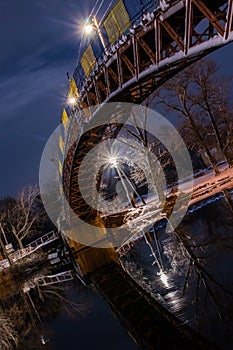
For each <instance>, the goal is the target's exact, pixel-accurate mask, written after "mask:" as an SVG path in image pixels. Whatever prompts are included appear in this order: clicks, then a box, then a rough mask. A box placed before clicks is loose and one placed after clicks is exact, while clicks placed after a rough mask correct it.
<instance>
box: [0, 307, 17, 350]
mask: <svg viewBox="0 0 233 350" xmlns="http://www.w3.org/2000/svg"><path fill="white" fill-rule="evenodd" d="M18 338H19V337H18V334H17V332H16V331H15V329H14V327H13V325H12V321H11V320H10V319H9V317H8V316H7V315H6V314H5V313H4V311H3V310H2V309H0V349H2V350H11V349H12V348H14V347H15V346H16V345H17V343H18Z"/></svg>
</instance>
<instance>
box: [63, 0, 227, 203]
mask: <svg viewBox="0 0 233 350" xmlns="http://www.w3.org/2000/svg"><path fill="white" fill-rule="evenodd" d="M168 3H169V4H170V5H169V7H168V8H167V9H166V10H165V11H162V10H161V9H160V10H156V11H155V12H154V13H153V15H151V16H150V18H148V17H147V19H145V20H144V21H143V23H142V24H141V25H139V26H138V27H136V28H133V29H131V31H130V32H129V34H128V35H127V36H125V41H124V42H123V41H119V44H118V49H117V50H116V52H115V53H113V52H111V51H110V50H109V49H108V52H107V53H106V60H105V61H104V62H102V63H101V65H99V66H98V67H97V70H96V71H95V70H94V71H93V72H92V73H91V74H90V76H89V78H88V79H86V81H85V83H84V86H83V90H82V91H81V92H79V97H78V102H77V105H75V107H73V108H71V115H70V123H69V130H68V132H67V134H66V136H65V142H64V143H65V144H68V145H69V146H68V148H69V151H68V155H67V156H66V159H65V162H64V166H63V185H64V191H65V194H66V197H67V199H69V197H70V194H71V197H72V193H73V192H74V191H76V189H74V186H73V184H72V180H71V179H72V177H75V176H76V175H75V173H77V169H76V166H75V164H74V163H75V162H74V156H75V151H76V148H77V141H78V140H77V135H78V133H80V130H81V128H80V125H81V124H82V123H84V121H86V122H87V121H88V120H89V118H90V113H91V112H90V113H89V112H88V110H89V107H92V106H96V105H97V106H98V105H100V104H103V103H106V102H110V101H127V102H133V103H141V102H142V101H143V100H145V98H146V97H148V96H149V95H150V94H151V93H152V92H153V91H154V90H156V88H158V87H159V86H161V85H162V84H163V83H164V82H165V81H167V80H169V79H170V78H171V77H172V76H174V75H175V74H176V73H178V72H179V71H181V70H182V69H184V68H185V67H187V66H188V65H189V64H191V63H193V62H195V61H197V60H198V59H200V58H202V57H204V56H205V55H207V54H208V53H210V52H212V51H214V50H216V49H217V48H219V47H222V46H224V45H226V44H228V43H229V42H231V41H232V40H233V26H232V13H233V0H215V1H213V0H178V1H170V2H168ZM152 18H153V19H152ZM97 108H98V107H97ZM93 110H94V108H92V112H93ZM71 139H72V141H70V140H71ZM70 145H73V146H72V147H70ZM78 147H79V146H78Z"/></svg>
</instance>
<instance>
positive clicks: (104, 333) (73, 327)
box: [24, 285, 138, 350]
mask: <svg viewBox="0 0 233 350" xmlns="http://www.w3.org/2000/svg"><path fill="white" fill-rule="evenodd" d="M66 295H67V298H68V299H69V300H72V301H75V302H77V303H79V304H81V305H82V306H84V307H86V308H87V310H86V311H84V313H83V315H80V316H77V315H76V316H71V315H70V314H69V313H67V311H66V310H65V308H64V309H62V310H61V311H60V313H59V314H58V315H57V316H55V317H54V318H53V319H51V320H50V321H48V322H46V323H45V325H44V326H43V328H41V329H40V332H38V335H36V336H35V335H34V336H33V337H32V339H30V340H28V341H27V342H25V344H24V349H25V350H27V349H28V350H29V349H30V350H31V349H47V350H64V349H69V350H77V349H80V350H91V349H101V350H109V349H113V350H119V349H122V350H136V349H138V347H137V346H136V345H135V344H134V343H133V341H132V340H131V339H130V337H129V336H128V334H127V332H126V330H125V329H124V328H123V327H122V325H121V324H120V323H119V321H118V320H116V319H115V317H114V315H113V314H112V313H111V311H110V309H109V307H108V306H107V305H106V303H105V301H104V300H103V299H102V298H101V297H100V296H99V294H98V293H97V292H96V291H94V290H93V289H91V288H90V287H88V289H87V290H86V291H85V290H83V289H82V288H81V291H80V286H79V285H76V286H70V288H69V290H67V292H66ZM48 307H49V305H48ZM40 334H43V335H44V338H45V339H49V341H48V343H47V344H46V345H42V344H41V343H40Z"/></svg>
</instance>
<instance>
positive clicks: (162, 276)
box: [159, 271, 169, 288]
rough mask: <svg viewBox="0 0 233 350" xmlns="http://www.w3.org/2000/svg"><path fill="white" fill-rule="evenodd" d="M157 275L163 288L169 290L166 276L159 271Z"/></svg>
mask: <svg viewBox="0 0 233 350" xmlns="http://www.w3.org/2000/svg"><path fill="white" fill-rule="evenodd" d="M159 275H160V279H161V281H162V283H163V284H164V286H165V287H166V288H169V284H168V278H167V275H166V274H165V273H164V272H163V271H161V272H160V274H159Z"/></svg>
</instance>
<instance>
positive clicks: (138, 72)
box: [78, 0, 233, 109]
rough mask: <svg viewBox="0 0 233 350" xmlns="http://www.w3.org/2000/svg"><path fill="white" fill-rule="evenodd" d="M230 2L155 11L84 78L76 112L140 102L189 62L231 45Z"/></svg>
mask: <svg viewBox="0 0 233 350" xmlns="http://www.w3.org/2000/svg"><path fill="white" fill-rule="evenodd" d="M232 7H233V6H232V0H229V1H226V0H215V1H212V0H180V1H176V2H172V3H171V4H170V6H169V7H168V8H167V9H166V10H165V11H161V10H157V11H155V12H154V14H153V15H152V16H151V18H147V19H145V20H144V21H143V23H141V25H139V26H138V27H137V28H134V29H132V30H131V31H130V33H129V34H128V35H127V36H126V37H125V42H123V41H122V40H120V41H119V42H118V44H117V50H116V52H115V53H113V52H112V51H111V50H108V49H107V52H106V57H105V61H104V62H102V63H101V64H100V65H99V66H98V67H96V69H97V70H94V71H93V72H92V74H90V76H89V78H88V79H86V81H85V83H84V87H83V90H82V91H81V93H80V98H79V102H78V109H85V108H87V107H90V106H94V105H99V104H101V103H104V102H109V101H131V102H134V103H141V102H142V101H143V100H144V99H145V98H146V97H147V96H148V95H150V94H151V93H152V92H153V91H154V90H155V89H156V88H157V87H158V86H160V85H161V84H162V83H163V82H165V81H166V80H168V79H169V78H170V77H171V76H173V75H174V74H176V73H177V72H179V71H180V70H181V69H183V68H185V67H186V66H188V65H189V64H190V63H192V62H194V61H196V60H198V59H199V58H201V57H203V56H205V55H206V54H208V53H209V52H211V51H213V50H216V49H217V48H218V47H221V46H223V45H225V44H227V43H228V42H230V41H232V39H233V33H232Z"/></svg>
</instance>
